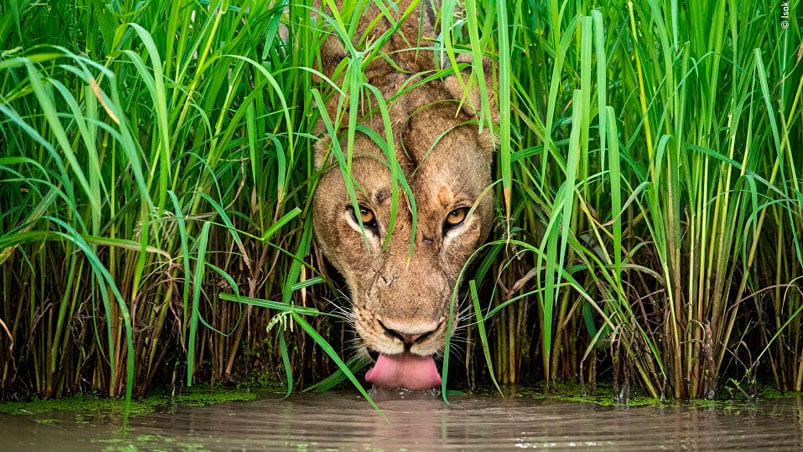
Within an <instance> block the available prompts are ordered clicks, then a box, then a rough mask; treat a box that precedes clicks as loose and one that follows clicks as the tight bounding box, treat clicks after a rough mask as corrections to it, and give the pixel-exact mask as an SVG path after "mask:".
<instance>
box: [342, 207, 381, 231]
mask: <svg viewBox="0 0 803 452" xmlns="http://www.w3.org/2000/svg"><path fill="white" fill-rule="evenodd" d="M359 207H360V209H359V213H360V220H362V224H363V226H365V227H366V228H369V229H376V228H377V224H376V215H374V211H373V210H371V209H369V208H367V207H365V206H359ZM349 209H350V210H351V216H352V218H354V222H355V223H358V224H359V222H360V221H359V220H357V212H356V211H355V210H354V208H353V207H349Z"/></svg>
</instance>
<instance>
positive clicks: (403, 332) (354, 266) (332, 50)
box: [313, 0, 493, 390]
mask: <svg viewBox="0 0 803 452" xmlns="http://www.w3.org/2000/svg"><path fill="white" fill-rule="evenodd" d="M368 3H370V5H369V6H368V7H367V10H366V11H365V12H364V13H363V15H362V17H363V19H362V20H361V21H360V24H359V28H358V30H357V33H356V35H355V36H357V38H355V42H354V45H355V46H358V47H357V48H358V49H359V48H360V47H359V46H360V45H364V44H361V40H360V37H362V38H363V40H362V43H364V42H369V43H370V42H375V40H376V39H377V38H378V37H379V36H380V35H381V34H382V33H383V32H385V31H386V30H389V29H391V27H392V26H393V23H396V22H398V21H399V18H400V17H402V16H403V14H404V13H405V12H410V14H409V16H408V17H407V18H406V20H405V21H404V22H403V23H402V24H401V25H400V26H399V28H398V30H396V31H395V32H394V34H393V36H392V37H391V38H390V39H389V40H388V41H387V42H386V43H385V44H384V46H383V48H382V55H380V56H378V57H377V58H375V59H374V60H373V61H372V62H371V63H370V64H368V65H367V66H366V68H365V77H366V79H367V82H368V83H369V84H371V85H373V86H375V87H377V88H378V89H379V90H380V91H381V94H382V96H384V98H385V99H389V100H391V101H390V102H391V103H390V105H389V114H390V122H391V124H392V127H391V129H392V134H393V137H394V144H395V156H396V159H397V160H398V162H399V165H400V166H401V169H402V170H403V172H404V176H405V178H406V181H407V182H408V184H409V187H410V189H411V191H412V194H413V198H414V202H415V208H416V212H417V223H416V228H415V237H414V242H413V247H412V254H411V253H410V242H411V238H412V237H411V233H412V231H413V224H412V221H413V217H412V207H411V206H412V205H413V204H412V203H411V202H410V200H409V199H407V197H406V195H405V194H404V191H403V190H401V189H399V193H400V194H401V195H400V196H399V200H400V202H399V203H398V215H397V218H396V220H395V227H394V229H393V231H392V233H391V234H390V236H388V234H387V233H388V230H389V228H390V224H389V222H390V219H391V194H392V191H391V189H392V187H391V170H390V168H391V163H390V162H388V159H387V158H386V155H385V154H384V153H383V152H382V150H381V148H380V147H379V146H378V145H377V144H376V142H375V141H374V140H375V138H372V137H371V135H374V136H375V137H382V138H384V137H385V136H386V130H385V125H384V123H383V121H382V119H381V118H380V117H379V113H377V110H376V109H375V108H374V107H376V102H375V101H374V102H371V99H370V96H364V98H362V99H361V103H360V106H361V107H360V112H359V115H360V118H361V119H360V121H359V124H360V126H361V127H363V128H365V129H368V130H371V131H373V132H375V133H366V132H365V131H364V130H362V131H361V130H358V131H357V134H356V138H355V140H354V147H353V164H352V165H353V166H352V172H351V175H352V176H353V180H354V186H355V188H356V191H357V201H358V207H357V208H355V207H354V205H353V203H352V200H351V198H350V197H349V195H348V194H347V191H346V184H345V182H344V179H343V175H342V172H341V171H340V170H339V169H338V168H337V167H336V165H334V163H333V162H334V159H332V157H331V145H332V143H331V139H332V137H328V136H326V137H323V138H321V139H320V141H319V142H318V143H317V146H316V164H317V165H318V167H319V168H322V169H323V171H325V172H324V173H323V175H322V176H321V179H320V182H319V186H318V189H317V192H316V194H315V196H314V201H313V202H314V204H313V217H314V218H313V221H314V230H315V238H316V242H317V245H318V246H319V247H320V249H321V250H322V252H323V254H324V255H325V256H326V258H327V259H328V260H329V261H330V262H331V263H332V264H333V265H334V267H335V268H336V269H337V270H338V271H339V272H340V273H341V274H342V275H343V277H344V279H345V281H346V284H347V285H348V288H349V291H350V296H351V299H352V300H351V301H352V314H353V315H352V318H353V322H354V327H355V329H356V330H357V333H358V335H359V340H360V346H361V348H362V349H364V350H365V351H367V352H368V354H369V355H371V356H372V357H373V358H374V359H375V361H376V362H375V364H374V366H373V368H372V369H370V370H369V371H368V373H367V374H366V380H367V381H368V382H370V383H374V384H375V385H377V386H380V387H386V388H400V387H403V388H407V389H411V390H422V389H429V388H433V387H436V386H439V385H440V384H441V376H440V374H439V372H438V368H437V367H436V364H435V361H434V359H433V357H434V356H435V355H437V354H438V353H439V352H441V351H442V350H443V347H444V340H445V335H446V330H447V323H448V321H447V316H448V315H449V301H450V296H451V291H452V289H453V287H454V285H455V284H456V282H457V276H458V274H459V272H460V270H461V268H462V267H463V265H464V264H465V263H466V260H467V259H468V257H469V256H470V255H471V253H472V252H473V251H474V250H475V249H476V248H477V247H478V246H479V245H480V244H481V242H482V241H483V240H485V238H486V236H487V235H488V232H489V229H490V228H491V223H492V216H493V211H492V210H493V200H492V198H491V196H490V195H487V194H486V195H483V190H485V189H486V187H488V186H489V184H490V183H491V159H492V153H493V140H492V136H491V133H490V132H489V131H488V127H485V128H484V130H485V132H484V133H479V132H478V130H480V129H479V127H478V121H477V120H478V118H477V109H478V108H479V94H478V92H477V90H472V92H469V93H465V92H464V90H463V88H462V86H465V85H461V84H460V82H459V81H458V80H457V77H456V76H455V75H454V74H453V73H452V75H451V76H446V77H445V78H443V79H434V80H431V81H427V82H426V83H423V84H421V85H419V86H415V87H414V88H413V89H409V88H407V87H409V86H412V85H414V84H416V83H419V82H420V81H422V80H424V79H425V78H426V77H428V76H431V75H432V74H433V73H434V72H435V64H434V61H435V55H434V53H433V51H432V50H431V46H432V44H431V43H432V41H427V39H429V38H434V36H435V33H434V19H433V18H434V17H435V14H434V12H433V11H431V10H430V9H429V8H428V4H429V2H428V1H424V0H421V1H416V0H412V1H411V0H407V1H399V2H397V8H396V9H394V8H393V7H392V5H387V4H386V6H387V8H386V9H385V12H390V14H391V15H393V17H392V18H391V19H388V17H386V16H384V15H383V12H382V11H380V10H379V8H377V7H376V5H375V4H374V2H368ZM422 38H423V39H422ZM427 47H430V48H429V49H428V48H427ZM344 58H347V55H346V52H345V51H344V46H343V43H342V42H341V41H340V40H339V38H338V37H337V36H335V35H334V34H333V35H332V36H330V37H329V38H328V39H327V41H326V42H325V44H324V45H323V46H322V49H321V65H322V70H323V72H324V74H326V75H327V76H329V77H332V75H333V74H334V72H335V68H336V67H337V65H338V64H339V63H340V62H341V61H342V60H343V59H344ZM465 80H467V78H465ZM489 91H490V90H489ZM396 96H397V97H396ZM340 100H341V99H338V98H337V96H335V98H334V99H332V100H331V101H330V102H329V104H328V106H327V109H328V110H329V111H328V114H329V116H330V117H331V118H334V116H335V112H336V110H337V104H338V101H340ZM372 109H373V112H372V111H371V110H372ZM320 130H323V126H321V127H320ZM341 135H342V136H341V137H339V138H336V139H338V140H339V141H338V142H339V143H340V144H341V146H342V149H343V152H344V153H345V152H346V151H345V149H346V140H345V138H344V137H345V133H343V134H341ZM472 209H473V210H472ZM360 220H361V222H362V225H363V226H364V231H365V235H363V232H362V231H363V230H362V229H361V227H360ZM386 241H387V242H388V243H387V244H386V247H385V248H384V250H383V245H385V242H386Z"/></svg>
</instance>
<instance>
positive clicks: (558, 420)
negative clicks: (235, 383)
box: [0, 392, 803, 451]
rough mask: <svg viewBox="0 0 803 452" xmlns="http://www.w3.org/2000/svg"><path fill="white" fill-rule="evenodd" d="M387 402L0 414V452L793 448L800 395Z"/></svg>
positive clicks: (323, 399) (307, 400) (313, 400)
mask: <svg viewBox="0 0 803 452" xmlns="http://www.w3.org/2000/svg"><path fill="white" fill-rule="evenodd" d="M451 402H452V403H451V405H448V406H447V405H445V404H444V403H443V402H442V401H440V400H432V399H424V400H386V401H384V402H381V403H380V406H381V408H382V410H383V413H384V416H382V415H379V414H377V413H376V412H374V411H373V410H372V409H371V408H370V407H369V406H368V404H367V403H366V402H365V401H362V400H360V399H359V398H357V397H356V396H355V395H354V394H353V393H350V392H340V393H338V392H331V393H327V394H322V395H321V394H315V395H308V394H301V395H296V396H293V397H291V398H290V399H287V400H277V399H262V400H257V401H250V402H228V403H222V404H218V405H213V406H207V407H201V408H199V407H175V406H174V407H169V408H165V409H164V410H162V411H160V412H156V413H151V414H148V415H141V416H134V417H132V419H131V420H130V428H129V433H128V435H127V436H126V437H125V438H124V439H123V438H121V437H120V431H119V425H120V424H119V423H120V418H119V416H117V415H111V414H106V415H103V414H89V413H75V412H56V413H48V414H45V415H36V416H33V415H32V416H10V415H3V414H0V451H17V450H20V451H23V450H24V451H29V450H59V451H65V450H123V449H125V450H270V451H272V450H305V451H307V450H335V449H336V450H361V451H362V450H394V451H395V450H424V451H426V450H483V451H485V450H512V449H523V448H551V449H570V448H571V449H580V450H584V449H589V448H593V449H595V450H658V449H669V450H726V449H742V450H757V449H772V450H803V398H797V399H784V400H768V401H762V402H759V403H756V404H753V405H730V406H729V407H727V408H721V407H720V408H716V407H711V408H699V407H691V406H685V407H664V408H658V407H615V408H610V407H600V406H597V405H594V404H590V403H579V402H563V401H557V400H539V399H533V398H522V397H510V398H506V399H502V398H499V397H495V396H465V397H455V398H454V399H453V400H452V401H451Z"/></svg>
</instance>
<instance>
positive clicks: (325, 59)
mask: <svg viewBox="0 0 803 452" xmlns="http://www.w3.org/2000/svg"><path fill="white" fill-rule="evenodd" d="M320 54H321V59H320V61H319V62H316V64H315V68H316V69H318V70H319V71H320V72H321V73H322V74H323V75H325V76H327V77H328V78H330V79H331V78H332V77H333V76H334V75H335V71H336V70H337V67H338V66H339V65H340V63H341V62H342V61H343V60H345V59H346V49H345V48H344V47H343V43H342V42H340V39H339V38H338V37H337V35H336V34H335V33H332V34H330V35H329V36H328V37H327V38H326V40H325V41H324V42H323V45H322V46H321V53H320ZM314 78H315V79H316V80H315V81H316V82H319V81H320V80H318V77H314Z"/></svg>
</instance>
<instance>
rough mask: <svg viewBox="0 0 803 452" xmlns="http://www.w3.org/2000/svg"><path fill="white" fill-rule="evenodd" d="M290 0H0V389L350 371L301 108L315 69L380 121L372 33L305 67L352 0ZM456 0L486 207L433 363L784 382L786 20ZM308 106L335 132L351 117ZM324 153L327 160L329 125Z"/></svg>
mask: <svg viewBox="0 0 803 452" xmlns="http://www.w3.org/2000/svg"><path fill="white" fill-rule="evenodd" d="M310 3H311V2H295V1H292V2H288V1H282V2H258V1H248V0H242V1H225V2H215V1H212V2H208V1H170V2H168V1H158V0H153V1H144V2H135V1H113V2H98V1H94V0H72V1H69V2H68V1H61V0H57V1H52V2H32V1H29V0H11V1H10V2H5V3H3V4H2V5H0V42H3V48H2V49H0V388H2V389H0V399H3V398H11V397H16V396H18V395H20V394H39V395H42V396H46V397H59V396H62V395H65V394H68V393H72V392H76V391H85V392H88V391H98V392H101V393H103V394H109V395H113V396H116V395H122V394H127V395H128V396H129V397H130V396H131V395H132V394H142V393H144V392H145V391H146V390H147V389H149V388H151V387H153V386H154V385H171V384H172V385H177V384H186V385H191V384H192V383H193V382H194V381H208V382H211V383H214V382H218V381H221V380H222V381H228V380H229V379H232V378H233V379H238V378H242V375H243V374H244V373H246V372H248V371H249V370H256V369H258V370H259V373H260V374H268V375H274V376H275V377H276V378H277V379H286V381H287V382H288V383H289V384H288V386H290V387H292V386H293V385H294V383H295V385H296V386H304V385H307V384H309V383H312V381H313V380H317V379H319V378H321V377H324V376H327V375H330V374H332V373H333V372H335V371H336V370H337V369H341V370H344V371H345V372H344V375H345V376H346V377H345V378H346V379H349V380H351V381H352V382H354V383H356V382H357V380H356V379H355V378H354V375H353V374H352V373H351V372H350V371H348V370H347V369H348V367H349V366H352V368H354V367H353V366H356V361H350V360H347V361H348V362H346V361H343V358H347V357H348V351H347V350H346V351H343V350H344V349H347V344H344V343H343V342H344V340H343V338H348V337H349V334H351V333H349V332H347V330H348V328H347V326H346V325H345V324H344V322H340V321H338V320H332V319H331V316H324V315H319V314H321V313H326V312H329V311H331V310H332V307H331V303H330V302H329V301H328V300H330V299H333V298H335V295H334V294H335V293H336V292H335V291H334V290H333V287H332V285H331V284H321V283H322V282H324V281H325V282H327V283H329V282H330V281H329V278H328V276H327V275H326V273H325V272H322V271H323V269H324V265H323V263H322V262H321V261H320V260H319V259H318V257H317V256H316V254H315V253H314V246H313V245H312V240H311V239H312V236H311V230H310V227H309V226H310V223H309V218H310V201H311V195H312V193H313V192H314V190H315V186H316V182H317V177H318V174H317V172H316V170H315V168H314V161H313V158H312V145H313V143H314V140H315V138H316V137H314V136H313V130H314V128H315V124H316V122H317V121H318V119H319V117H320V116H321V115H320V111H322V110H323V108H322V106H323V105H324V101H325V99H326V96H327V94H328V93H329V92H331V91H332V90H333V89H339V90H341V91H343V92H344V93H349V94H355V93H356V94H355V95H351V97H350V100H351V101H353V102H357V100H358V99H359V98H360V97H371V98H375V100H376V103H377V114H378V115H383V116H385V120H387V118H386V116H387V113H386V109H387V104H386V103H387V102H392V99H379V98H378V97H379V96H376V91H375V89H374V88H373V87H371V86H369V85H367V84H365V83H364V77H362V73H361V71H362V68H363V67H364V63H365V62H366V61H367V60H368V59H370V58H374V57H376V52H375V51H374V50H375V49H377V48H378V46H379V45H381V44H380V43H370V45H371V47H370V48H369V49H368V50H367V51H357V50H356V49H353V48H349V46H347V51H348V54H349V55H350V58H349V59H348V61H347V63H346V64H345V69H344V70H345V71H346V72H345V74H346V77H345V82H344V86H339V87H334V86H331V84H330V81H328V80H325V79H324V80H323V81H315V80H314V77H313V75H315V74H317V71H316V69H315V67H316V58H318V48H319V47H320V45H319V43H320V42H322V39H323V37H324V36H326V34H328V33H330V32H333V30H334V32H337V33H339V34H341V35H342V36H346V37H348V36H350V34H353V30H354V27H353V25H354V23H355V22H354V21H355V20H356V19H358V18H359V15H358V14H352V13H353V12H354V10H353V8H352V10H350V11H345V10H344V11H342V12H341V13H342V14H338V15H334V17H322V16H317V17H315V16H313V15H312V14H310V10H311V8H312V7H311V6H309V4H310ZM384 3H385V4H386V5H389V4H387V3H386V2H384ZM463 3H464V4H463V7H462V10H461V9H455V2H453V1H447V2H444V9H443V11H442V14H441V20H442V25H443V26H444V28H445V30H446V31H445V32H444V33H443V34H442V42H439V43H437V46H436V47H437V48H442V49H443V50H444V52H445V57H446V58H448V59H450V60H452V61H454V55H455V53H457V52H467V53H470V54H471V56H472V62H473V64H472V66H473V67H474V68H475V69H480V68H481V65H482V58H483V56H485V57H490V58H491V59H492V60H493V61H494V62H495V64H494V68H495V72H494V78H493V79H492V80H487V85H488V86H491V87H493V88H494V89H492V90H489V91H487V94H488V97H487V98H486V100H487V99H488V98H491V97H492V98H493V99H494V102H485V104H484V105H483V118H484V120H483V121H481V122H482V124H481V125H480V126H481V127H489V126H491V125H490V118H492V117H498V118H499V123H498V124H496V125H493V127H495V129H496V132H497V135H498V136H499V137H500V140H499V151H498V158H497V165H496V172H497V173H496V177H497V179H498V183H495V184H494V185H493V186H492V187H489V190H492V191H494V192H495V195H496V199H497V205H498V212H499V214H498V218H499V221H498V227H497V228H496V231H495V232H494V237H493V238H492V240H491V241H490V243H489V244H488V245H486V246H485V247H484V248H483V249H482V251H481V252H479V253H477V255H476V258H475V259H474V262H473V265H472V266H470V267H468V268H467V269H466V271H465V272H464V277H463V280H464V282H465V284H463V285H462V286H460V287H458V288H456V291H455V297H454V299H455V301H456V300H468V299H470V302H467V303H466V304H467V305H468V306H467V308H468V309H469V311H470V312H471V314H470V317H471V318H472V319H473V322H468V324H467V322H463V326H462V327H461V328H460V329H459V330H458V332H457V334H458V336H460V339H461V341H462V340H465V343H466V348H465V350H464V351H463V353H461V354H453V355H451V356H449V354H447V355H446V364H445V366H448V365H449V363H451V367H452V369H453V371H452V372H451V374H452V375H454V374H455V370H456V369H460V368H465V369H466V371H467V373H468V376H467V377H468V381H469V383H473V382H482V381H488V382H490V381H494V382H495V381H498V382H499V383H501V384H512V383H518V382H523V381H528V380H535V379H538V380H540V379H543V380H546V382H547V385H548V386H550V385H553V384H554V383H555V382H556V381H558V380H560V379H564V378H577V377H578V376H579V378H580V379H581V381H591V382H593V381H594V380H595V378H596V375H597V372H598V370H597V369H598V368H600V369H601V371H603V372H604V371H605V370H604V369H605V368H609V369H611V374H612V377H613V379H614V393H615V394H620V395H621V396H622V397H624V398H625V399H626V397H627V395H626V393H627V388H628V385H629V384H630V382H631V380H632V381H633V382H634V383H635V384H638V385H640V386H641V387H642V389H643V392H644V393H646V394H649V395H650V396H653V397H662V396H671V397H675V398H687V397H692V398H694V397H697V398H700V397H709V398H710V397H714V396H715V395H716V394H717V391H718V390H720V389H721V386H722V384H723V383H724V382H727V381H728V378H730V377H734V376H735V377H736V378H744V380H745V381H747V382H750V381H753V380H754V379H755V377H756V374H757V373H763V374H764V375H765V376H770V375H771V378H773V379H774V381H775V383H776V386H777V387H778V388H779V389H781V390H796V391H801V390H802V389H803V359H801V356H803V337H801V331H803V328H801V311H803V291H802V290H801V286H803V285H801V278H802V277H803V250H801V244H800V236H801V234H803V192H801V187H800V185H801V176H800V175H801V173H803V158H801V156H800V153H799V148H800V146H801V143H803V127H801V125H803V113H801V105H800V100H801V95H802V94H803V70H802V69H801V64H800V59H801V58H800V54H801V47H800V43H801V40H803V36H801V31H800V30H801V28H800V26H799V24H798V22H797V21H798V18H797V17H790V18H789V19H788V20H789V24H790V26H789V27H788V28H787V29H783V28H781V25H780V19H779V12H778V11H777V9H776V5H770V4H765V3H762V2H757V1H749V2H746V3H745V2H740V3H739V4H738V5H737V4H736V2H734V1H726V2H720V3H716V4H715V3H711V4H708V3H705V4H692V3H681V2H677V1H670V2H656V1H653V0H645V1H639V2H635V3H623V2H615V1H608V2H602V3H600V4H596V5H595V6H594V7H593V8H592V7H590V6H585V5H584V4H582V2H559V1H557V0H552V1H548V2H546V1H545V2H526V1H519V0H508V1H476V0H466V1H465V2H463ZM791 3H792V5H791V10H792V11H795V10H796V7H797V4H798V3H799V2H791ZM388 7H390V6H388ZM461 11H462V12H461ZM474 73H475V76H476V77H477V78H479V79H480V80H481V79H482V78H483V77H484V74H483V71H482V70H475V71H474ZM485 85H486V84H485V83H482V82H480V83H479V86H480V87H483V88H482V89H483V90H484V89H485V88H484V86H485ZM491 108H494V109H497V110H498V111H497V112H493V113H492V112H491V111H490V109H491ZM351 110H352V111H356V110H355V109H351ZM333 121H337V123H342V124H344V125H347V126H348V129H347V130H348V131H347V134H348V135H347V138H348V137H350V138H349V139H347V143H351V142H352V140H353V134H354V132H355V128H356V127H357V125H356V116H354V115H351V116H346V117H343V118H341V117H337V118H328V117H324V118H323V125H324V127H326V128H327V129H331V128H332V127H334V124H335V122H333ZM376 140H377V142H378V143H380V142H381V144H382V145H383V149H386V150H387V151H388V152H387V153H388V155H389V156H392V155H393V152H391V150H392V149H393V138H392V136H388V137H376ZM332 152H333V153H334V156H335V157H336V160H337V161H338V162H339V164H340V167H341V168H340V170H341V171H342V172H343V174H344V176H346V178H345V179H346V180H347V181H348V183H351V180H352V179H351V177H350V171H349V168H350V167H349V165H350V158H349V156H350V155H351V152H352V149H351V146H350V145H347V146H346V148H345V149H340V148H339V147H338V146H334V149H333V151H332ZM392 170H393V171H392V174H393V177H394V179H395V180H396V181H398V185H399V187H395V184H394V188H395V190H394V192H393V197H394V200H397V199H398V196H399V195H400V191H399V189H400V190H407V191H409V187H407V186H406V185H405V184H406V183H405V181H404V178H403V176H402V174H401V171H400V169H399V168H395V167H394V168H392ZM350 190H351V191H352V192H353V191H354V187H353V186H350ZM408 195H409V193H408ZM394 204H395V201H394ZM466 291H468V293H469V295H468V296H467V297H464V296H463V293H465V292H466ZM268 300H276V301H268ZM237 301H240V303H238V302H237ZM336 303H338V304H339V303H340V302H339V301H338V302H336ZM454 308H455V312H462V311H460V308H463V306H458V305H457V304H456V305H455V306H454ZM272 319H277V320H276V321H278V322H284V323H283V324H282V325H283V326H284V327H279V326H278V325H277V324H274V325H272V326H274V327H273V328H271V329H269V330H268V329H266V326H268V325H269V324H270V323H271V321H272ZM281 319H283V320H281ZM464 320H465V319H464ZM472 323H474V326H472V325H471V324H472ZM293 325H296V326H298V328H292V326H293ZM456 343H459V342H456ZM458 355H460V358H461V359H462V360H463V362H462V363H458V364H460V365H456V364H455V359H458ZM446 370H448V369H444V376H446V375H447V372H446ZM485 377H488V378H485ZM484 378H485V379H484ZM483 379H484V380H483ZM617 397H619V396H617Z"/></svg>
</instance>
